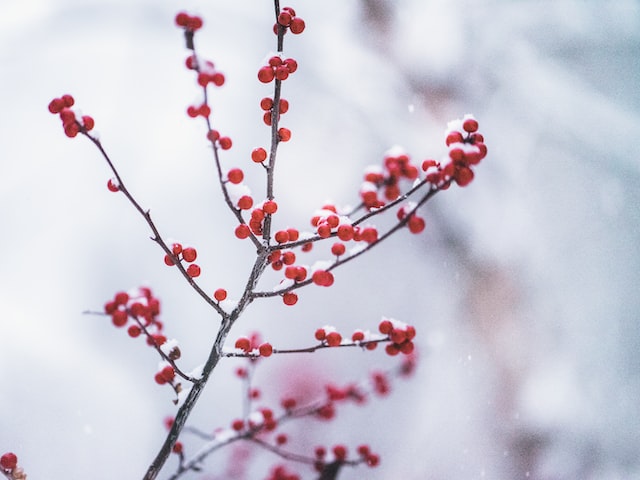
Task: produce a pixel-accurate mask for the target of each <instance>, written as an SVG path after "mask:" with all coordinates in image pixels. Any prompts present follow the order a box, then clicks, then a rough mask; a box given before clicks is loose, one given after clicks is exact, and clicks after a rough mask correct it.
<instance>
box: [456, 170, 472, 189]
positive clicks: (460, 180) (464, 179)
mask: <svg viewBox="0 0 640 480" xmlns="http://www.w3.org/2000/svg"><path fill="white" fill-rule="evenodd" d="M473 176H474V175H473V171H472V170H471V169H470V168H469V167H461V168H459V169H457V170H456V173H455V174H454V177H453V178H454V180H455V181H456V183H457V184H458V185H459V186H461V187H466V186H467V185H469V184H470V183H471V181H472V180H473Z"/></svg>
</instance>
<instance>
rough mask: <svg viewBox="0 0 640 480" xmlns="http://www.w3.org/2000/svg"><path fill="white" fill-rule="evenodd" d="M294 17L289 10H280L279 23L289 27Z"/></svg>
mask: <svg viewBox="0 0 640 480" xmlns="http://www.w3.org/2000/svg"><path fill="white" fill-rule="evenodd" d="M292 18H293V17H292V16H291V14H290V13H289V12H286V11H282V12H280V15H278V23H279V24H280V25H282V26H283V27H288V26H289V24H290V23H291V19H292Z"/></svg>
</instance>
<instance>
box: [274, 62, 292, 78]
mask: <svg viewBox="0 0 640 480" xmlns="http://www.w3.org/2000/svg"><path fill="white" fill-rule="evenodd" d="M275 77H276V79H278V80H286V79H287V78H289V69H288V68H287V67H286V65H280V66H278V67H276V71H275Z"/></svg>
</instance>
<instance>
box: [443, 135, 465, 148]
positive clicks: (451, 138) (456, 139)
mask: <svg viewBox="0 0 640 480" xmlns="http://www.w3.org/2000/svg"><path fill="white" fill-rule="evenodd" d="M462 141H463V138H462V134H461V133H460V132H449V134H448V135H447V138H446V140H445V143H446V144H447V147H448V146H449V145H451V144H452V143H462Z"/></svg>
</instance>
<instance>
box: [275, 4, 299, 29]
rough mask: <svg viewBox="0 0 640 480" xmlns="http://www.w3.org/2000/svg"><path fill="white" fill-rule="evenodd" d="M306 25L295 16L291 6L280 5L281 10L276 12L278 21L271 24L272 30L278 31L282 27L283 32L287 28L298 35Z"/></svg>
mask: <svg viewBox="0 0 640 480" xmlns="http://www.w3.org/2000/svg"><path fill="white" fill-rule="evenodd" d="M305 27H306V25H305V23H304V20H303V19H302V18H300V17H297V16H296V11H295V10H294V9H293V8H291V7H282V11H281V12H280V13H279V14H278V21H277V22H276V23H275V24H274V25H273V32H274V33H275V34H277V33H278V30H279V29H280V28H283V29H284V33H286V32H287V29H288V30H290V31H291V33H293V34H294V35H299V34H301V33H302V32H304V29H305Z"/></svg>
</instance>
